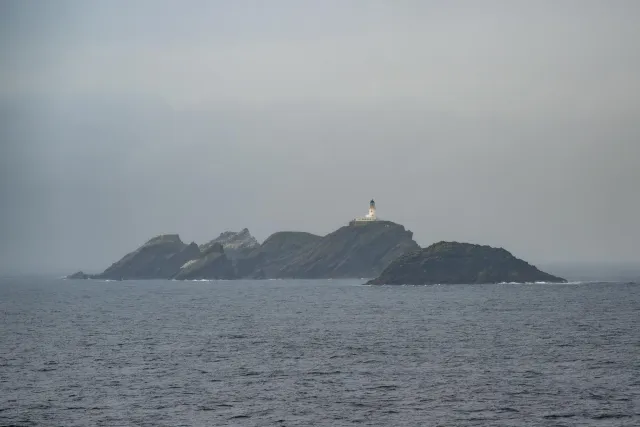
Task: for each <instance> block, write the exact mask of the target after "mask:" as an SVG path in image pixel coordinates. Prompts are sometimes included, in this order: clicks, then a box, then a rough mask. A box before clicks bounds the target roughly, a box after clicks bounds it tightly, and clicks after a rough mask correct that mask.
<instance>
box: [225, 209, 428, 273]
mask: <svg viewBox="0 0 640 427" xmlns="http://www.w3.org/2000/svg"><path fill="white" fill-rule="evenodd" d="M412 236H413V233H412V232H411V231H408V230H405V228H404V227H403V226H401V225H399V224H395V223H393V222H389V221H375V222H371V223H368V224H365V225H349V226H344V227H341V228H339V229H338V230H336V231H334V232H333V233H330V234H328V235H326V236H324V237H319V236H316V235H313V234H309V233H301V232H280V233H275V234H273V235H272V236H270V237H269V238H268V239H267V240H265V242H264V243H263V244H262V245H261V246H260V248H259V249H258V250H256V251H254V252H253V253H252V254H251V255H250V256H249V257H247V258H246V259H241V260H238V263H237V270H238V274H239V275H241V276H243V277H248V278H257V277H262V276H263V275H264V276H266V277H268V278H305V279H319V278H346V277H375V276H376V275H378V274H379V273H380V272H381V271H382V270H383V269H384V268H385V267H386V266H387V265H389V263H390V262H391V261H392V260H394V259H395V258H397V257H398V256H400V255H402V254H404V253H406V252H408V251H412V250H416V249H419V246H418V244H417V243H416V242H415V241H413V239H412Z"/></svg>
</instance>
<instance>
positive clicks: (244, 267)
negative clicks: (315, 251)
mask: <svg viewBox="0 0 640 427" xmlns="http://www.w3.org/2000/svg"><path fill="white" fill-rule="evenodd" d="M320 240H322V237H320V236H317V235H315V234H311V233H305V232H301V231H279V232H277V233H274V234H272V235H271V236H269V237H268V238H267V240H265V241H264V242H263V243H262V245H260V247H258V248H256V249H255V250H253V251H252V252H251V253H250V254H248V256H246V257H244V258H241V259H238V260H237V262H236V270H237V273H238V276H240V277H244V278H251V279H268V278H278V277H281V275H280V273H281V270H282V269H283V268H284V266H286V265H287V264H289V263H291V262H295V261H296V259H298V257H300V256H302V255H304V254H305V253H306V250H307V249H308V248H310V247H312V246H313V245H315V244H317V243H318V242H319V241H320Z"/></svg>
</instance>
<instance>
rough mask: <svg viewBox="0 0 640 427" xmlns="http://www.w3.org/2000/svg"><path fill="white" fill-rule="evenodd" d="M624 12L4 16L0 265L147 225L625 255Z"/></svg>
mask: <svg viewBox="0 0 640 427" xmlns="http://www.w3.org/2000/svg"><path fill="white" fill-rule="evenodd" d="M638 17H640V4H638V3H637V2H631V1H611V2H596V1H565V2H561V3H557V2H551V1H540V2H528V3H524V2H506V1H486V2H482V3H480V2H463V1H460V2H443V1H442V2H441V1H431V2H418V1H386V2H383V1H370V2H355V1H324V2H296V1H293V0H291V1H273V2H269V3H266V2H250V1H237V2H236V1H234V2H170V1H164V2H158V1H154V2H145V1H138V2H135V3H134V4H131V3H127V2H116V1H113V2H103V3H85V2H79V1H78V2H69V1H60V2H56V3H55V4H54V3H42V4H41V3H38V4H36V3H26V2H19V1H16V2H11V1H6V2H3V3H2V4H1V5H0V64H1V65H0V272H6V273H13V272H55V273H58V272H60V273H64V272H67V273H68V272H72V271H76V270H78V269H84V270H85V271H101V270H102V269H104V268H105V267H107V266H108V265H109V264H110V263H111V262H113V261H115V260H116V259H118V258H119V257H120V256H122V255H123V254H124V253H126V252H127V251H130V250H132V249H134V248H136V247H137V246H139V245H141V244H142V243H144V242H145V241H146V240H148V239H149V238H151V237H153V236H154V235H157V234H160V233H179V234H180V236H181V238H182V239H183V241H185V242H190V241H196V242H199V243H204V242H206V241H208V240H210V239H212V238H214V237H216V236H217V235H218V234H219V233H220V232H222V231H225V230H240V229H241V228H244V227H248V228H249V230H250V231H251V233H252V234H253V235H254V236H256V238H257V239H258V240H263V239H265V238H266V237H268V236H269V235H270V234H271V233H273V232H275V231H281V230H300V231H309V232H313V233H317V234H325V233H328V232H331V231H333V230H335V229H336V228H338V227H340V226H342V225H345V224H346V223H347V222H348V221H349V220H350V219H352V218H353V217H355V216H362V215H364V214H366V212H367V208H368V203H369V200H370V199H371V198H374V199H375V200H376V204H377V208H378V216H379V217H380V218H383V219H388V220H392V221H394V222H398V223H400V224H403V225H404V226H405V227H407V228H408V229H410V230H412V231H413V232H414V238H415V239H416V241H417V242H418V243H419V244H420V245H421V246H426V245H429V244H431V243H433V242H436V241H439V240H457V241H464V242H471V243H482V244H490V245H493V246H502V247H505V248H506V249H508V250H509V251H511V252H512V253H513V254H514V255H516V256H518V257H521V258H524V259H526V260H528V261H530V262H533V263H551V262H554V263H556V262H567V263H576V262H578V263H584V262H590V263H593V262H607V263H614V262H615V263H640V259H639V257H640V255H639V254H640V225H639V222H638V218H640V198H639V197H638V190H637V185H638V183H640V167H639V166H638V165H639V164H640V45H638V43H637V40H640V22H639V21H640V19H639V18H638Z"/></svg>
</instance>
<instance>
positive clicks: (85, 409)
mask: <svg viewBox="0 0 640 427" xmlns="http://www.w3.org/2000/svg"><path fill="white" fill-rule="evenodd" d="M361 283H363V280H340V281H338V280H334V281H331V280H328V281H325V280H317V281H303V280H272V281H213V282H176V281H124V282H103V281H65V280H59V279H58V280H54V279H43V278H39V279H37V278H13V279H7V278H5V279H0V313H2V317H1V319H2V325H1V327H0V343H1V346H0V425H18V426H36V425H37V426H41V425H47V426H54V425H64V426H93V425H96V426H128V425H138V426H142V425H149V426H180V425H184V426H210V425H231V426H235V425H237V426H274V425H275V426H278V425H282V426H309V425H327V426H341V425H354V424H362V425H372V426H405V425H406V426H417V425H447V426H456V425H459V426H473V425H478V426H486V425H492V426H507V425H508V426H538V425H539V426H550V425H558V426H578V425H589V426H632V425H640V357H639V352H640V286H639V285H637V284H634V283H569V284H562V285H547V284H529V285H514V284H499V285H473V286H471V285H448V286H415V287H414V286H400V287H390V286H383V287H370V286H360V284H361Z"/></svg>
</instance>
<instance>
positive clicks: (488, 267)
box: [367, 242, 566, 285]
mask: <svg viewBox="0 0 640 427" xmlns="http://www.w3.org/2000/svg"><path fill="white" fill-rule="evenodd" d="M502 282H517V283H531V282H553V283H564V282H566V280H564V279H562V278H560V277H556V276H553V275H551V274H548V273H545V272H543V271H540V270H538V269H537V268H536V267H534V266H532V265H531V264H528V263H527V262H525V261H523V260H521V259H518V258H516V257H514V256H513V255H511V253H509V252H508V251H506V250H505V249H502V248H492V247H490V246H481V245H473V244H469V243H458V242H439V243H435V244H433V245H431V246H429V247H427V248H424V249H420V250H417V251H414V252H411V253H407V254H405V255H403V256H401V257H399V258H398V259H396V260H395V261H393V262H392V263H391V264H390V265H389V266H388V267H387V268H386V269H385V270H384V271H383V272H382V274H381V275H380V276H379V277H378V278H376V279H374V280H371V281H369V282H367V284H372V285H383V284H387V285H403V284H407V285H428V284H479V283H502Z"/></svg>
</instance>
